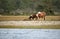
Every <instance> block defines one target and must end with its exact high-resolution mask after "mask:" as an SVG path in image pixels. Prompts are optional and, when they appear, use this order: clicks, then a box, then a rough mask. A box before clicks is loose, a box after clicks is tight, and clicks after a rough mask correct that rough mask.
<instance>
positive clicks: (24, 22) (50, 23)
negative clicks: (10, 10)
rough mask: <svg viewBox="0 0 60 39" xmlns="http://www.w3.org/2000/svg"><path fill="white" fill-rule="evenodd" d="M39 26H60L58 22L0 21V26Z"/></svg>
mask: <svg viewBox="0 0 60 39" xmlns="http://www.w3.org/2000/svg"><path fill="white" fill-rule="evenodd" d="M2 25H4V26H6V25H11V26H41V25H60V21H0V26H2Z"/></svg>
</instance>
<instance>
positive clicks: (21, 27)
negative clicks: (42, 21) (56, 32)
mask: <svg viewBox="0 0 60 39" xmlns="http://www.w3.org/2000/svg"><path fill="white" fill-rule="evenodd" d="M0 28H19V29H60V25H45V26H10V25H9V26H0Z"/></svg>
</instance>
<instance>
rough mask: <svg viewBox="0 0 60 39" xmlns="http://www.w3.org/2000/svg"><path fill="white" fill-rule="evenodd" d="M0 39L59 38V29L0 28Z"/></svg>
mask: <svg viewBox="0 0 60 39" xmlns="http://www.w3.org/2000/svg"><path fill="white" fill-rule="evenodd" d="M0 39H60V29H0Z"/></svg>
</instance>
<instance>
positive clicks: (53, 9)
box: [0, 0, 60, 15]
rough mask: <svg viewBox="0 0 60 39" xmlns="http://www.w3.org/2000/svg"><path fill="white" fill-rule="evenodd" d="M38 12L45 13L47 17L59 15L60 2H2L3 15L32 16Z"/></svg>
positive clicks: (58, 0) (6, 0)
mask: <svg viewBox="0 0 60 39" xmlns="http://www.w3.org/2000/svg"><path fill="white" fill-rule="evenodd" d="M38 11H45V12H46V13H47V15H55V13H57V14H58V13H59V12H60V0H0V14H1V15H30V14H32V13H36V12H38ZM58 15H59V14H58Z"/></svg>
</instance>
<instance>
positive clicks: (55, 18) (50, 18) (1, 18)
mask: <svg viewBox="0 0 60 39" xmlns="http://www.w3.org/2000/svg"><path fill="white" fill-rule="evenodd" d="M28 17H29V16H0V21H21V20H29V19H28ZM39 20H43V18H41V19H39ZM46 20H47V21H60V16H46Z"/></svg>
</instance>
